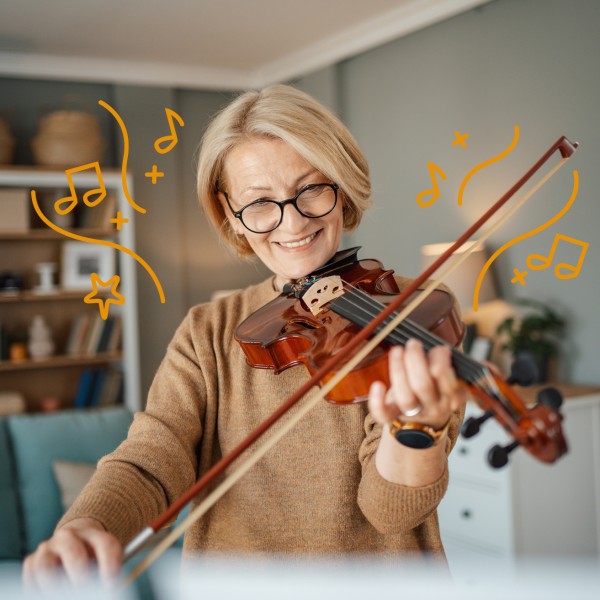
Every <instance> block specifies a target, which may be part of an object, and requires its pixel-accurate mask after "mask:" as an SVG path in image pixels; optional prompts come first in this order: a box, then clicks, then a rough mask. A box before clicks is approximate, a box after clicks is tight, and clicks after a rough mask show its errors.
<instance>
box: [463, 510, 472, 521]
mask: <svg viewBox="0 0 600 600" xmlns="http://www.w3.org/2000/svg"><path fill="white" fill-rule="evenodd" d="M460 516H461V517H462V518H463V519H470V518H471V517H472V516H473V513H472V512H471V511H470V510H469V509H468V508H465V509H464V510H463V511H461V513H460Z"/></svg>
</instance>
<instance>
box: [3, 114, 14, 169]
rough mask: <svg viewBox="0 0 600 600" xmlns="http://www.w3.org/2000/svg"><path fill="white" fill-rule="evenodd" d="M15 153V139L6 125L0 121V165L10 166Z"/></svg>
mask: <svg viewBox="0 0 600 600" xmlns="http://www.w3.org/2000/svg"><path fill="white" fill-rule="evenodd" d="M14 151H15V138H14V137H13V135H12V134H11V132H10V129H9V128H8V125H7V124H6V122H5V121H4V120H3V119H0V165H10V164H11V163H12V160H13V153H14Z"/></svg>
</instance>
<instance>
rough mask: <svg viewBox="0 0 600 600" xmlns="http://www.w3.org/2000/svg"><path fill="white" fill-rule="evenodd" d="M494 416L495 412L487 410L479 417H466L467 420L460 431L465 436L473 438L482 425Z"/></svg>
mask: <svg viewBox="0 0 600 600" xmlns="http://www.w3.org/2000/svg"><path fill="white" fill-rule="evenodd" d="M493 416H494V413H493V412H492V411H491V410H486V411H485V412H484V413H483V414H482V415H481V416H479V417H469V418H468V419H465V422H464V423H463V425H462V427H461V429H460V432H461V433H462V435H463V437H465V438H471V437H473V436H474V435H477V434H478V433H479V429H480V427H481V425H482V424H483V423H485V421H487V420H488V419H489V418H490V417H493Z"/></svg>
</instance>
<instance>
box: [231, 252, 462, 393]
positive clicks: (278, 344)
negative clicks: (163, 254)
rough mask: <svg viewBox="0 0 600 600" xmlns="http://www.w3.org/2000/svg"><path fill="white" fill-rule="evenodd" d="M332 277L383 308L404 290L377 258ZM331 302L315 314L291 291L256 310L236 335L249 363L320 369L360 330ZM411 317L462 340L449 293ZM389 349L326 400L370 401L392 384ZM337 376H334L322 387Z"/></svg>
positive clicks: (449, 337) (439, 295)
mask: <svg viewBox="0 0 600 600" xmlns="http://www.w3.org/2000/svg"><path fill="white" fill-rule="evenodd" d="M334 264H335V263H334ZM332 273H335V274H337V275H339V276H340V277H341V278H342V281H343V283H344V286H345V287H346V286H347V287H348V288H349V289H358V290H360V291H362V292H364V293H366V294H368V295H369V296H370V297H372V298H373V299H375V300H377V301H379V302H381V303H382V304H388V303H389V302H391V301H392V300H393V299H394V298H395V297H396V296H397V295H398V294H399V293H400V292H401V290H400V289H399V287H398V284H397V282H396V279H395V277H394V272H393V271H392V270H386V269H384V267H383V265H382V264H381V262H379V261H378V260H374V259H365V260H356V261H355V262H353V263H351V264H350V265H345V266H343V267H342V268H340V269H339V270H338V269H336V268H335V267H334V268H333V269H329V270H328V271H327V274H328V275H331V274H332ZM418 294H419V291H418V290H417V291H416V292H414V293H413V296H416V295H418ZM299 296H300V297H299ZM413 296H411V297H409V299H408V301H407V302H410V300H411V299H412V297H413ZM330 304H331V303H326V304H325V305H324V306H323V307H322V309H321V310H320V311H319V312H318V314H316V315H315V314H313V312H312V311H311V310H310V307H309V305H308V304H307V302H306V301H305V300H304V298H303V297H302V296H301V295H299V294H298V293H297V291H294V290H292V289H289V290H288V291H287V292H284V293H282V294H281V295H280V296H278V297H277V298H275V299H274V300H272V301H271V302H269V303H268V304H266V305H265V306H263V307H262V308H260V309H258V310H257V311H256V312H254V313H253V314H252V315H250V316H249V317H248V318H247V319H246V320H245V321H243V322H242V323H241V324H240V325H239V327H238V328H237V331H236V334H235V337H236V340H237V341H238V342H239V343H240V345H241V347H242V349H243V350H244V353H245V354H246V357H247V360H248V363H249V364H250V365H251V366H252V367H255V368H259V369H273V370H274V371H275V372H276V373H279V372H281V371H283V370H285V369H288V368H289V367H293V366H295V365H299V364H304V365H305V366H306V368H307V369H308V371H309V372H310V373H311V374H313V373H315V372H316V371H318V369H319V368H320V367H321V366H322V365H323V364H324V363H325V362H326V361H327V359H328V358H330V357H331V356H334V355H335V354H336V353H337V352H338V351H339V350H340V349H341V348H343V347H344V346H345V345H346V343H347V342H348V341H349V340H350V339H352V338H353V337H354V336H355V335H356V334H357V332H358V331H359V329H360V327H359V326H358V325H356V324H354V323H352V322H351V321H349V320H348V319H346V318H344V317H342V316H340V315H339V314H337V313H336V312H335V311H334V310H332V308H331V306H330ZM409 318H410V319H411V320H412V321H415V322H416V323H419V324H420V325H421V326H422V327H424V328H425V329H428V330H429V331H431V332H432V333H434V334H436V335H437V336H439V337H441V338H443V339H444V340H445V341H446V342H447V343H448V344H450V345H452V346H455V345H457V344H458V343H460V341H461V340H462V338H463V335H464V331H465V328H464V325H463V323H462V322H461V320H460V317H459V315H458V313H457V311H456V307H455V306H454V302H453V298H452V295H451V294H450V293H449V292H447V291H445V290H436V291H434V292H433V293H432V294H431V295H430V296H429V297H428V298H427V299H426V301H424V302H423V303H421V304H420V305H419V306H418V307H417V308H416V309H415V310H414V311H413V312H412V313H411V314H410V317H409ZM364 343H366V342H364ZM364 343H363V345H364ZM388 350H389V344H387V343H385V342H384V343H382V344H380V345H379V346H378V347H377V348H376V350H375V351H373V352H371V353H370V354H369V355H368V357H367V358H366V359H363V361H361V362H360V363H359V364H358V365H357V366H356V367H355V368H354V369H353V370H352V371H351V372H350V373H349V374H348V375H346V377H344V379H342V381H341V382H339V383H338V384H337V385H336V386H335V387H334V388H333V389H332V390H331V391H330V392H329V393H328V394H327V395H326V399H327V400H329V401H330V402H333V403H336V404H349V403H354V402H362V401H365V400H366V399H367V395H368V391H369V387H370V385H371V383H372V382H373V381H383V382H384V383H385V384H386V385H389V375H388V363H387V353H388ZM342 364H343V363H342ZM340 366H341V365H340ZM335 373H336V372H335V371H333V372H331V373H330V374H329V375H328V376H327V377H326V378H325V379H324V380H323V383H325V382H326V381H328V380H329V379H330V378H331V377H333V376H334V375H335Z"/></svg>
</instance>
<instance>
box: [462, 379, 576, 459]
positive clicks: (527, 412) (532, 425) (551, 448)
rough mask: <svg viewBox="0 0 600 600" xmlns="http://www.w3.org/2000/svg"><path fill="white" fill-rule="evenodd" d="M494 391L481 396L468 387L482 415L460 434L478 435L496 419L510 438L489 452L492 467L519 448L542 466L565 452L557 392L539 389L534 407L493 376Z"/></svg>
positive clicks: (477, 390)
mask: <svg viewBox="0 0 600 600" xmlns="http://www.w3.org/2000/svg"><path fill="white" fill-rule="evenodd" d="M490 376H491V377H492V378H493V379H494V381H495V386H496V392H495V393H492V394H489V393H488V394H486V393H484V392H483V391H482V390H481V389H480V388H479V387H475V386H468V387H469V389H470V391H471V393H472V394H473V395H474V396H475V399H476V401H477V403H478V404H479V406H480V407H481V408H483V409H484V413H483V414H482V415H481V416H479V417H470V418H468V419H466V420H465V422H464V423H463V426H462V429H461V433H462V435H463V437H466V438H470V437H473V436H474V435H476V434H477V433H479V430H480V426H481V425H482V424H483V423H484V422H485V421H487V420H488V419H490V418H491V417H495V419H496V420H497V421H498V422H499V423H500V424H501V425H502V426H503V427H504V429H505V430H506V431H507V432H508V433H509V434H510V436H511V437H512V438H513V441H512V442H511V443H509V444H507V445H506V446H501V445H498V444H497V445H495V446H493V447H492V448H490V450H489V452H488V462H489V464H490V466H491V467H493V468H495V469H499V468H501V467H503V466H505V465H506V464H507V463H508V456H509V454H510V453H511V452H513V451H514V450H515V449H516V448H518V447H519V446H521V447H523V448H524V449H525V450H527V452H529V453H530V454H532V455H533V456H535V457H536V458H537V459H538V460H540V461H542V462H545V463H553V462H555V461H556V460H558V459H559V458H560V457H561V456H562V455H563V454H565V453H566V452H567V442H566V440H565V438H564V435H563V432H562V427H561V422H562V419H563V417H562V415H561V414H560V412H559V409H560V405H561V404H562V396H561V394H560V392H559V391H558V390H556V389H554V388H546V389H544V390H541V391H540V392H539V393H538V395H537V400H538V402H537V404H535V405H534V406H527V405H526V404H525V403H524V402H523V400H522V399H521V398H520V397H519V396H518V395H517V393H516V392H515V391H514V389H513V388H511V387H510V385H509V384H508V383H507V382H505V381H502V380H501V379H500V378H498V377H497V376H496V375H494V374H490Z"/></svg>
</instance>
